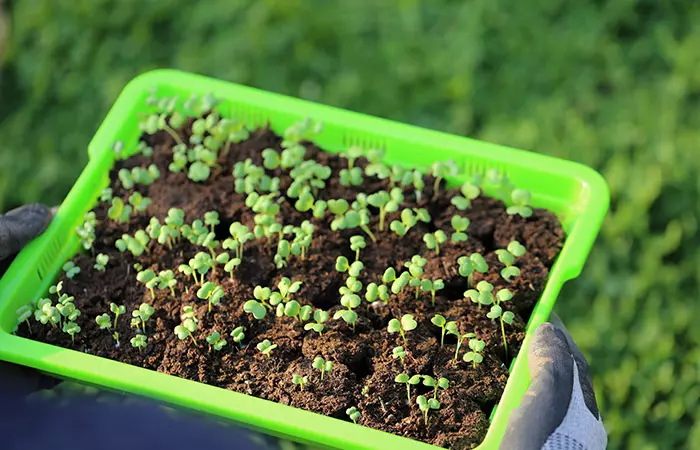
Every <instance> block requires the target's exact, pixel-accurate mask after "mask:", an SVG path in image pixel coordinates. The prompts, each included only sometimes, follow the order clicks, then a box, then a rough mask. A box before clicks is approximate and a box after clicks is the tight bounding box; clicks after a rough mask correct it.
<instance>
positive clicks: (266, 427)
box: [0, 70, 609, 450]
mask: <svg viewBox="0 0 700 450" xmlns="http://www.w3.org/2000/svg"><path fill="white" fill-rule="evenodd" d="M153 87H157V88H158V93H159V94H164V95H173V94H177V95H179V96H180V97H181V98H183V97H187V96H188V95H189V94H190V93H192V92H195V93H198V94H200V95H201V94H207V93H214V95H216V96H217V97H219V98H222V99H224V104H223V113H224V115H228V116H236V117H239V118H241V119H243V120H245V121H246V122H247V123H248V124H249V125H262V124H264V123H266V122H268V121H269V123H270V125H271V127H272V129H273V130H275V131H276V132H278V133H279V132H281V131H283V130H284V129H285V128H286V127H288V126H289V125H291V124H292V123H293V122H295V121H297V120H299V119H301V118H303V117H310V118H312V119H315V120H321V121H322V122H323V124H324V131H323V133H321V135H320V136H319V139H318V140H317V143H318V144H319V145H320V146H321V147H322V148H324V149H326V150H329V151H340V150H342V149H345V148H347V147H348V146H350V145H361V146H363V147H365V148H377V147H383V148H384V149H385V150H386V155H387V156H386V160H387V162H389V163H397V162H398V163H402V164H405V165H411V166H428V165H429V164H431V163H432V162H433V161H435V160H446V159H450V158H451V159H453V160H455V161H456V162H458V163H459V164H460V165H461V166H462V168H463V171H464V173H465V174H473V173H476V172H479V173H482V174H483V173H485V172H486V170H487V169H489V168H492V167H496V168H498V169H500V170H501V171H503V172H505V173H506V174H507V175H508V176H509V178H510V179H511V181H512V182H513V183H514V184H515V185H516V186H518V187H521V188H524V189H529V190H530V191H531V192H532V194H533V205H535V206H538V207H544V208H548V209H550V210H552V211H553V212H555V213H556V214H557V215H558V217H559V218H560V220H561V221H562V223H563V224H564V228H565V230H566V231H567V239H566V242H565V244H564V247H563V249H562V251H561V254H560V255H559V257H558V259H557V261H556V263H555V264H554V267H553V268H552V271H551V273H550V276H549V279H548V281H547V285H546V288H545V290H544V293H543V294H542V297H541V299H540V301H539V302H538V304H537V306H536V308H535V310H534V312H533V314H532V316H531V318H530V321H529V324H528V328H527V334H526V337H525V341H524V342H523V348H527V346H528V344H529V341H530V339H531V336H532V332H533V330H534V329H535V328H536V327H537V326H539V325H540V324H541V323H543V322H545V321H546V320H547V318H548V317H549V314H550V312H551V311H552V307H553V306H554V302H555V301H556V298H557V295H558V293H559V291H560V290H561V287H562V285H563V284H564V283H565V282H566V281H567V280H570V279H572V278H575V277H577V276H578V275H579V274H580V272H581V270H582V268H583V265H584V263H585V261H586V258H587V256H588V253H589V251H590V249H591V246H592V245H593V242H594V240H595V238H596V235H597V234H598V231H599V229H600V226H601V223H602V221H603V218H604V216H605V214H606V212H607V209H608V206H609V190H608V187H607V184H606V183H605V181H604V179H603V178H602V177H601V176H600V174H598V173H597V172H596V171H594V170H592V169H590V168H588V167H586V166H583V165H580V164H577V163H573V162H570V161H565V160H561V159H557V158H553V157H549V156H544V155H540V154H536V153H531V152H527V151H523V150H517V149H512V148H508V147H504V146H500V145H495V144H490V143H486V142H481V141H477V140H473V139H468V138H464V137H459V136H455V135H450V134H446V133H441V132H437V131H432V130H427V129H423V128H419V127H414V126H410V125H406V124H401V123H397V122H392V121H389V120H385V119H380V118H377V117H372V116H368V115H363V114H358V113H355V112H351V111H346V110H341V109H338V108H333V107H329V106H325V105H320V104H316V103H312V102H308V101H304V100H300V99H296V98H291V97H287V96H283V95H279V94H274V93H270V92H265V91H261V90H257V89H253V88H250V87H246V86H240V85H236V84H232V83H228V82H224V81H220V80H215V79H211V78H207V77H204V76H201V75H195V74H190V73H184V72H179V71H175V70H156V71H151V72H147V73H145V74H142V75H140V76H138V77H136V78H135V79H134V80H132V81H131V82H130V83H129V84H128V85H127V86H126V87H125V89H124V90H123V92H122V93H121V95H120V96H119V98H118V99H117V101H116V102H115V104H114V105H113V107H112V109H111V110H110V111H109V114H108V115H107V117H106V118H105V120H104V122H103V123H102V125H101V126H100V128H99V129H98V130H97V133H96V134H95V136H94V138H93V139H92V141H91V142H90V144H89V147H88V154H89V156H90V159H89V162H88V164H87V166H86V167H85V168H84V170H83V172H82V174H81V176H80V177H79V178H78V180H77V182H76V183H75V185H74V186H73V188H72V189H71V191H70V192H69V194H68V196H67V197H66V199H65V200H64V202H63V203H62V205H61V207H60V209H59V211H58V213H57V215H56V218H55V220H54V221H53V222H52V223H51V225H50V226H49V228H48V229H47V231H46V232H45V233H44V234H43V235H42V236H41V237H39V238H37V239H35V240H34V241H33V242H32V243H31V244H30V245H28V246H27V247H26V248H25V249H24V250H23V251H22V252H21V253H20V254H19V255H18V256H17V258H16V259H15V261H14V262H13V263H12V265H11V266H10V267H9V269H8V271H7V272H6V274H5V276H4V277H3V278H2V279H0V359H2V360H6V361H10V362H14V363H17V364H22V365H26V366H31V367H34V368H37V369H39V370H43V371H46V372H49V373H52V374H55V375H58V376H61V377H65V378H72V379H76V380H80V381H84V382H87V383H90V384H94V385H97V386H102V387H105V388H109V389H113V390H117V391H124V392H129V393H133V394H136V395H142V396H147V397H152V398H154V399H158V400H161V401H164V402H166V403H170V404H173V405H180V406H184V407H187V408H191V409H195V410H199V411H204V412H208V413H211V414H215V415H220V416H223V417H227V418H230V419H233V420H235V421H238V422H241V423H243V424H246V425H248V426H250V427H251V428H255V429H258V430H262V431H265V432H268V433H270V434H273V435H276V436H280V437H283V438H288V439H291V440H294V441H297V442H300V443H306V444H312V445H314V446H318V447H325V448H339V449H347V450H366V449H367V450H368V449H398V448H400V449H403V450H428V449H435V448H437V447H435V446H432V445H428V444H425V443H421V442H418V441H415V440H412V439H408V438H404V437H400V436H395V435H392V434H389V433H385V432H382V431H377V430H373V429H370V428H366V427H362V426H358V425H354V424H352V423H349V422H344V421H341V420H337V419H333V418H330V417H326V416H323V415H320V414H315V413H311V412H308V411H303V410H300V409H296V408H293V407H290V406H285V405H281V404H278V403H274V402H270V401H267V400H262V399H259V398H255V397H251V396H248V395H245V394H240V393H237V392H233V391H228V390H225V389H221V388H218V387H214V386H208V385H205V384H202V383H198V382H195V381H190V380H185V379H182V378H178V377H175V376H171V375H166V374H163V373H158V372H155V371H151V370H147V369H143V368H139V367H135V366H131V365H128V364H124V363H120V362H117V361H112V360H109V359H106V358H101V357H98V356H94V355H89V354H85V353H81V352H77V351H74V350H69V349H63V348H60V347H57V346H53V345H49V344H45V343H41V342H37V341H33V340H30V339H25V338H20V337H17V336H14V335H13V334H11V333H12V332H13V330H14V329H15V326H16V317H15V310H16V309H17V308H18V307H19V306H20V305H22V304H27V303H29V302H30V301H31V299H33V298H38V297H40V296H42V295H44V294H45V292H46V291H47V290H48V287H49V285H50V284H51V282H52V280H54V279H55V277H56V275H57V274H58V271H59V270H60V269H61V266H62V264H63V263H64V262H65V261H66V260H67V259H69V258H70V257H72V256H73V255H74V254H75V253H76V252H77V251H78V247H79V245H78V239H77V237H76V236H75V233H74V229H75V227H76V226H78V225H79V224H80V223H81V219H82V217H83V215H84V213H85V212H87V211H89V210H90V209H91V208H92V207H93V205H94V204H95V199H96V198H97V197H98V194H99V192H100V190H101V189H102V188H103V187H105V186H106V185H107V183H108V172H109V169H110V168H111V166H112V164H113V161H114V152H113V151H112V150H111V148H112V145H113V144H114V143H115V142H116V141H122V142H123V143H124V144H125V148H126V149H133V148H135V146H136V142H137V140H138V137H139V134H140V132H139V131H138V126H137V123H138V120H139V119H138V117H137V114H136V113H138V112H139V110H140V108H142V107H143V105H144V101H145V98H146V96H147V95H148V93H149V91H150V90H151V88H153ZM450 181H451V182H453V183H454V182H458V181H460V180H450ZM487 193H488V191H487ZM511 369H512V372H511V375H510V377H509V380H508V383H507V385H506V389H505V392H504V394H503V397H502V399H501V402H500V403H499V405H498V407H497V408H496V410H495V412H494V414H493V415H492V422H491V426H490V428H489V431H488V433H487V435H486V438H485V439H484V442H483V443H482V444H481V445H480V446H479V447H478V448H479V449H480V450H486V449H496V448H498V445H499V443H500V441H501V438H502V436H503V433H504V431H505V427H506V423H507V420H508V416H509V414H510V412H511V411H512V410H513V408H515V407H517V406H518V405H519V403H520V400H521V399H522V397H523V394H524V393H525V391H526V390H527V387H528V384H529V372H528V367H527V355H526V352H521V354H520V356H519V357H518V358H517V359H516V361H515V362H514V364H513V365H512V366H511Z"/></svg>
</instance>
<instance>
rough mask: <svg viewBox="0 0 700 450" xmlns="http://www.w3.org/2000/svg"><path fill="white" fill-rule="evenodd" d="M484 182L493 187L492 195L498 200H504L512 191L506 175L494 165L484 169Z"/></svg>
mask: <svg viewBox="0 0 700 450" xmlns="http://www.w3.org/2000/svg"><path fill="white" fill-rule="evenodd" d="M486 183H487V184H489V185H491V186H493V187H494V189H495V191H496V192H495V195H494V196H495V197H497V198H499V199H500V200H503V201H506V199H507V198H508V197H510V196H511V193H512V192H513V185H512V183H511V182H510V179H509V178H508V176H507V175H506V174H504V173H501V171H499V170H498V169H497V168H495V167H494V168H491V169H489V170H487V171H486Z"/></svg>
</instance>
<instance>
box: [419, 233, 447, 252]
mask: <svg viewBox="0 0 700 450" xmlns="http://www.w3.org/2000/svg"><path fill="white" fill-rule="evenodd" d="M423 242H425V246H426V247H428V248H429V249H430V250H435V254H436V255H439V254H440V244H444V243H445V242H447V235H446V234H445V232H444V231H442V230H437V231H434V232H432V233H425V234H424V235H423Z"/></svg>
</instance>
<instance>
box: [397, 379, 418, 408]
mask: <svg viewBox="0 0 700 450" xmlns="http://www.w3.org/2000/svg"><path fill="white" fill-rule="evenodd" d="M420 379H421V376H420V375H413V376H412V377H409V376H408V375H407V374H405V373H400V374H398V375H396V378H394V381H395V382H396V383H401V384H405V385H406V394H407V396H408V404H409V405H410V404H411V386H416V385H417V384H420Z"/></svg>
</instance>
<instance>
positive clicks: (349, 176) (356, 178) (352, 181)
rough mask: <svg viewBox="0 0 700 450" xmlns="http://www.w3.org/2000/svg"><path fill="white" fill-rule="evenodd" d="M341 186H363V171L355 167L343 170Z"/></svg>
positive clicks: (340, 175)
mask: <svg viewBox="0 0 700 450" xmlns="http://www.w3.org/2000/svg"><path fill="white" fill-rule="evenodd" d="M339 177H340V184H341V185H343V186H360V185H362V181H363V179H362V169H360V168H359V167H353V168H352V169H341V171H340V174H339Z"/></svg>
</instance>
